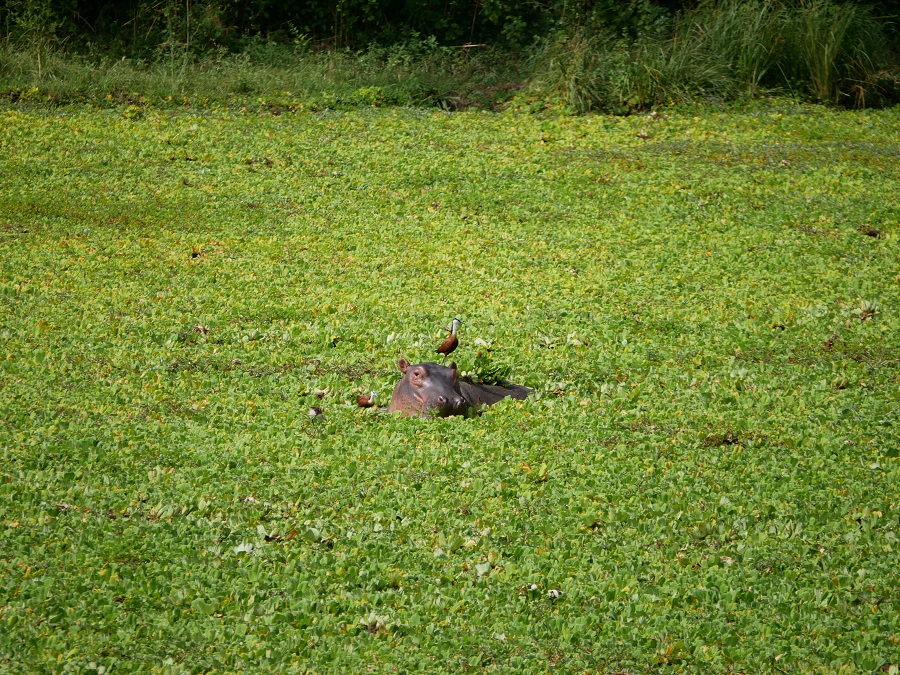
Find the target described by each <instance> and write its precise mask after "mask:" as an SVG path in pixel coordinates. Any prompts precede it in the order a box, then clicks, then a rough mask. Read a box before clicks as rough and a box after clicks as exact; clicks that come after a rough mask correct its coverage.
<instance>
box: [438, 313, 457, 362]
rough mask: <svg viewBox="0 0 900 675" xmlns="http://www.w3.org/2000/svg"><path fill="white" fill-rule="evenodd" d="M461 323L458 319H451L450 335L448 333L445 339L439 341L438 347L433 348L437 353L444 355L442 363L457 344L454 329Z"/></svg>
mask: <svg viewBox="0 0 900 675" xmlns="http://www.w3.org/2000/svg"><path fill="white" fill-rule="evenodd" d="M461 323H462V321H460V320H459V319H453V322H452V323H451V324H450V335H448V336H447V339H446V340H444V341H443V342H442V343H441V346H440V347H438V348H437V349H435V351H436V352H437V353H438V354H443V355H444V360H443V361H442V363H447V356H448V355H449V354H451V353H453V350H454V349H456V348H457V347H458V346H459V339H458V338H457V337H456V331H457V329H458V328H459V324H461Z"/></svg>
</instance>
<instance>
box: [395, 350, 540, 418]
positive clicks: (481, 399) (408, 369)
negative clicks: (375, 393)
mask: <svg viewBox="0 0 900 675" xmlns="http://www.w3.org/2000/svg"><path fill="white" fill-rule="evenodd" d="M397 367H398V368H400V372H401V373H403V378H402V379H401V380H400V381H399V382H398V383H397V386H396V387H394V395H393V396H392V397H391V404H390V405H389V406H388V412H394V411H397V410H399V411H400V412H402V413H403V414H405V415H410V416H411V417H428V416H429V415H436V416H438V417H450V416H451V415H465V414H467V413H468V412H469V411H471V410H473V409H474V407H475V406H478V405H481V404H484V405H493V404H494V403H496V402H497V401H500V400H502V399H504V398H506V397H508V396H510V397H512V398H515V399H518V400H522V399H524V398H525V397H527V396H528V394H529V393H531V389H528V388H527V387H522V386H519V385H517V384H511V385H506V386H501V385H492V384H476V383H475V382H472V381H470V380H468V379H465V378H461V377H460V376H459V371H458V370H457V369H456V362H455V361H451V362H450V364H449V365H447V366H442V365H439V364H437V363H431V362H427V363H418V364H416V365H414V366H413V365H410V363H409V361H407V360H406V359H400V360H399V361H398V362H397Z"/></svg>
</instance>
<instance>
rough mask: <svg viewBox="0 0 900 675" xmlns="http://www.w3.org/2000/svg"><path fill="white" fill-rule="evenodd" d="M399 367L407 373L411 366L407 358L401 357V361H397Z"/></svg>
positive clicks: (402, 371)
mask: <svg viewBox="0 0 900 675" xmlns="http://www.w3.org/2000/svg"><path fill="white" fill-rule="evenodd" d="M397 367H398V368H399V369H400V372H401V373H405V372H406V370H407V369H408V368H409V361H407V360H406V359H400V360H399V361H397Z"/></svg>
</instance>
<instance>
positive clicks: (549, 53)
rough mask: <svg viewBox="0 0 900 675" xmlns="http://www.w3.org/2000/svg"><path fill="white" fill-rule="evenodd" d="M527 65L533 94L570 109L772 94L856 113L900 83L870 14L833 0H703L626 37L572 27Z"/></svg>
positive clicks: (889, 96)
mask: <svg viewBox="0 0 900 675" xmlns="http://www.w3.org/2000/svg"><path fill="white" fill-rule="evenodd" d="M892 63H893V66H892ZM533 68H534V71H535V75H534V90H535V91H537V92H541V93H542V94H543V96H544V97H547V98H552V97H553V96H557V97H559V98H560V99H561V100H563V101H564V102H565V103H566V104H567V105H568V106H570V107H571V108H572V109H574V110H575V111H577V112H586V111H590V110H602V111H607V112H616V113H623V112H629V111H634V110H644V109H648V108H651V107H654V106H660V105H666V104H668V103H671V102H686V101H692V100H693V101H696V100H706V101H711V100H712V101H719V102H723V101H735V100H742V99H747V98H754V97H758V96H760V95H765V94H767V93H771V92H773V91H774V92H791V93H792V94H793V95H795V96H798V97H800V98H806V99H808V100H814V101H820V102H826V103H835V104H840V105H846V106H850V107H865V106H866V105H884V104H886V103H888V104H889V103H890V102H896V101H897V100H898V99H897V85H896V82H897V80H898V79H900V78H898V76H897V70H896V62H895V61H892V59H891V56H890V53H889V50H888V44H887V39H886V37H885V32H884V30H883V28H882V24H881V23H880V22H879V21H878V19H876V17H875V16H874V14H873V12H872V10H871V9H869V8H867V7H865V6H864V5H860V4H857V3H853V2H843V3H839V2H834V1H833V0H803V1H801V2H798V3H783V2H780V1H778V0H752V1H750V2H745V1H744V0H708V1H705V2H701V3H699V4H698V5H697V6H696V7H694V8H692V9H690V10H688V11H685V12H684V13H682V14H679V15H677V16H676V17H675V19H674V20H673V23H672V26H671V28H670V29H669V30H658V31H656V32H653V31H647V32H644V33H641V34H639V35H638V36H636V37H634V38H629V39H626V38H623V37H622V36H621V35H620V34H618V33H615V32H613V31H611V30H609V29H608V28H607V27H606V26H605V25H604V24H600V25H596V24H592V23H590V22H587V23H583V24H578V25H575V26H572V27H569V28H566V29H563V30H561V31H560V32H559V33H557V34H556V35H555V36H553V37H552V38H550V39H547V40H545V41H544V43H543V47H542V48H541V49H539V50H538V51H537V52H536V53H535V57H534V64H533Z"/></svg>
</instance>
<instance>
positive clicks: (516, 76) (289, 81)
mask: <svg viewBox="0 0 900 675" xmlns="http://www.w3.org/2000/svg"><path fill="white" fill-rule="evenodd" d="M470 51H471V52H472V53H467V52H464V51H461V50H454V49H449V48H442V47H439V46H437V45H436V44H434V43H433V41H429V40H420V41H416V42H406V43H401V44H398V45H394V46H391V47H378V46H372V47H370V48H369V49H367V50H363V51H360V52H351V51H349V50H325V51H314V50H311V49H309V47H308V45H306V44H278V43H271V42H268V41H265V40H256V41H253V42H251V43H250V44H249V45H247V46H246V48H245V49H244V50H243V51H242V52H240V53H229V52H227V51H221V52H218V53H216V54H213V55H210V56H206V57H197V56H195V55H194V54H192V53H190V52H189V51H187V50H186V49H183V48H178V47H177V46H176V47H172V46H171V45H170V46H168V47H167V48H165V49H161V50H160V51H159V53H158V54H157V57H156V58H154V59H152V60H142V59H128V58H123V59H110V58H90V57H85V56H77V55H72V54H67V53H64V52H62V51H58V50H57V51H50V52H48V51H45V52H44V53H43V54H42V59H41V62H40V64H39V63H38V62H37V60H36V55H35V52H34V51H33V50H25V49H19V48H17V47H16V46H14V45H11V44H2V43H0V95H5V96H6V98H10V97H12V98H14V99H20V98H21V97H23V96H25V97H31V98H35V99H45V100H51V101H58V102H65V101H78V100H85V99H91V100H109V99H112V100H113V101H126V102H127V101H138V100H141V101H149V102H155V103H164V102H167V101H179V102H180V101H195V102H201V101H213V100H215V101H226V102H227V101H232V100H233V101H242V102H246V101H255V100H258V99H277V100H284V101H293V102H295V103H297V102H300V103H303V104H304V105H309V106H312V107H346V106H357V105H373V104H374V105H379V104H396V105H413V106H423V105H424V106H442V107H447V108H455V107H466V106H468V105H480V106H492V105H496V104H499V103H500V102H501V101H502V99H503V98H504V97H508V96H509V95H511V94H510V92H511V91H512V90H514V89H515V86H514V85H513V84H511V83H515V82H518V81H520V80H521V79H522V77H523V76H522V73H521V65H520V64H521V59H518V58H517V57H516V56H515V55H512V54H508V53H502V52H495V51H493V50H490V49H479V50H477V51H476V50H474V49H473V50H470Z"/></svg>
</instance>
